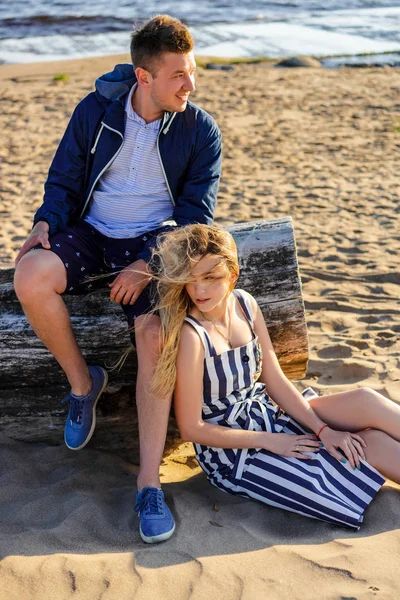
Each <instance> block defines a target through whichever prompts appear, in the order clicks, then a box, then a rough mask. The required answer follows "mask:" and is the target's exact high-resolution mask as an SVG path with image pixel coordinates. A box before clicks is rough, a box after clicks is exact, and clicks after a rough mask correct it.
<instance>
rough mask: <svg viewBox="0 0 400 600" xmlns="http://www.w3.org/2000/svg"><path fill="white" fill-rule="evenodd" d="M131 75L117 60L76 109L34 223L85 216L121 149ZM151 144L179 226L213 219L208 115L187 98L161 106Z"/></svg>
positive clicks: (214, 137) (217, 137)
mask: <svg viewBox="0 0 400 600" xmlns="http://www.w3.org/2000/svg"><path fill="white" fill-rule="evenodd" d="M135 82H136V77H135V73H134V70H133V67H132V65H130V64H122V65H116V66H115V68H114V70H113V71H112V72H111V73H107V74H105V75H103V76H102V77H100V78H99V79H97V81H96V91H95V92H92V93H91V94H89V95H88V96H86V98H84V99H83V100H82V101H81V102H80V103H79V104H78V106H77V107H76V108H75V110H74V112H73V114H72V117H71V120H70V122H69V124H68V127H67V129H66V131H65V133H64V136H63V138H62V140H61V142H60V145H59V147H58V149H57V151H56V154H55V156H54V159H53V162H52V164H51V166H50V170H49V175H48V178H47V181H46V183H45V194H44V199H43V204H42V206H41V207H40V208H39V209H38V211H37V212H36V214H35V217H34V223H37V221H47V222H48V224H49V226H50V234H53V233H55V232H56V231H58V230H59V229H63V228H65V227H66V226H67V225H68V224H69V223H71V222H73V221H76V220H77V219H80V218H81V217H82V216H83V215H84V213H85V211H86V209H87V207H88V204H89V202H90V198H91V196H92V193H93V190H94V188H95V186H96V183H97V182H98V180H99V179H100V177H101V175H102V174H103V173H104V171H105V170H106V169H107V168H108V167H109V166H110V164H111V163H112V162H113V160H114V159H115V157H116V156H117V154H118V152H119V150H120V149H121V147H122V144H123V140H124V128H125V101H126V96H127V94H128V93H129V91H130V89H131V87H132V85H133V84H134V83H135ZM157 145H158V149H159V156H160V160H161V165H162V168H163V171H164V174H165V178H166V181H167V187H168V191H169V194H170V197H171V201H172V204H173V207H174V208H173V216H172V218H173V219H174V220H175V222H176V223H177V224H178V225H187V224H189V223H205V224H208V225H209V224H211V223H212V221H213V214H214V208H215V203H216V197H217V191H218V184H219V179H220V175H221V134H220V132H219V129H218V127H217V125H216V123H215V121H214V119H213V118H212V117H211V116H210V115H209V114H208V113H206V112H205V111H204V110H202V109H201V108H199V107H198V106H196V105H194V104H192V103H191V102H188V103H187V106H186V109H185V111H184V112H181V113H168V112H166V113H165V114H164V119H163V121H162V124H161V127H160V131H159V134H158V138H157ZM149 255H150V251H148V252H146V251H145V252H144V253H143V256H141V257H142V258H145V259H147V258H148V257H149Z"/></svg>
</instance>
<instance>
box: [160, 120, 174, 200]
mask: <svg viewBox="0 0 400 600" xmlns="http://www.w3.org/2000/svg"><path fill="white" fill-rule="evenodd" d="M174 115H175V113H174ZM174 115H173V116H172V117H171V121H170V123H169V125H167V127H166V129H165V132H164V133H167V132H168V129H169V127H170V124H171V122H172V120H173V118H174ZM164 119H165V115H164ZM164 125H165V123H164V121H163V123H162V125H161V127H160V130H159V132H158V135H157V152H158V158H159V160H160V165H161V170H162V172H163V175H164V179H165V183H166V184H167V189H168V194H169V197H170V199H171V202H172V206H175V205H176V202H175V200H174V197H173V195H172V192H171V188H170V187H169V182H168V178H167V174H166V172H165V169H164V165H163V161H162V158H161V153H160V146H159V139H160V135H161V132H162V130H163V128H164Z"/></svg>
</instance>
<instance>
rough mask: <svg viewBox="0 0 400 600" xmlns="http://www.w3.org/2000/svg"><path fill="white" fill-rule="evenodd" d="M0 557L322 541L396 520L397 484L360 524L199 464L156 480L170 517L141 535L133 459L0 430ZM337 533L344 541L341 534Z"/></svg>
mask: <svg viewBox="0 0 400 600" xmlns="http://www.w3.org/2000/svg"><path fill="white" fill-rule="evenodd" d="M0 453H1V457H2V460H1V465H0V520H1V523H2V527H1V531H0V558H4V557H6V556H10V555H19V556H39V555H51V554H69V553H72V554H79V555H82V554H85V555H90V554H100V553H109V554H110V553H111V554H114V553H121V552H122V553H132V569H135V568H136V567H143V568H147V569H156V568H158V567H161V566H173V565H178V564H183V563H188V562H193V565H194V566H193V568H197V567H196V565H197V561H198V560H199V559H200V558H202V557H207V556H216V555H229V554H237V553H243V552H253V551H255V550H261V549H265V548H269V547H271V546H280V545H297V544H301V545H304V544H325V543H327V542H331V541H332V540H336V541H340V540H341V539H343V540H347V542H348V540H349V538H352V539H355V538H360V537H366V536H373V535H377V534H379V533H382V532H387V531H391V530H395V529H398V523H399V516H400V506H399V491H398V489H395V488H394V487H393V488H392V487H389V486H386V487H385V488H384V489H383V490H381V492H380V493H379V494H378V496H377V497H376V498H375V500H374V501H373V502H372V504H371V506H370V507H369V508H368V510H367V512H366V518H365V522H364V524H363V525H362V527H361V529H360V531H354V530H352V529H348V528H344V527H337V526H334V525H331V524H328V523H324V522H321V521H317V520H313V519H308V518H306V517H302V516H300V515H296V514H292V513H289V512H286V511H283V510H280V509H277V508H273V507H269V506H266V505H263V504H261V503H258V502H255V501H251V500H247V499H245V498H241V497H238V496H231V495H229V494H225V493H223V492H221V491H220V490H218V489H217V488H215V487H213V486H212V485H211V484H210V483H209V482H208V481H207V479H206V477H205V475H204V474H203V473H198V472H197V474H195V475H194V476H192V477H189V478H188V479H186V480H185V481H180V482H177V483H169V484H166V485H164V486H163V489H164V492H165V494H166V498H167V501H168V504H169V506H170V507H171V510H172V512H173V514H174V516H175V518H176V532H175V534H174V535H173V537H172V538H171V539H170V540H168V541H167V542H165V543H162V544H157V545H146V544H144V543H143V542H142V540H141V538H140V536H139V532H138V519H137V516H136V514H135V513H134V510H133V506H134V502H135V488H136V477H135V471H136V469H135V468H134V467H133V466H132V465H130V464H129V463H127V462H125V461H124V460H122V459H120V458H118V457H116V456H114V455H111V454H107V453H103V452H99V451H97V450H92V449H90V447H89V448H86V449H85V450H84V451H82V452H78V453H75V452H71V451H69V450H68V449H67V448H65V447H64V446H56V447H54V446H47V445H44V444H26V443H23V442H15V441H13V440H10V439H9V438H7V437H6V436H5V435H4V434H3V435H1V436H0ZM347 542H346V543H347Z"/></svg>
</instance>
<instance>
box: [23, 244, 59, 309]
mask: <svg viewBox="0 0 400 600" xmlns="http://www.w3.org/2000/svg"><path fill="white" fill-rule="evenodd" d="M66 285H67V277H66V273H65V267H64V265H63V263H62V261H61V259H60V258H59V257H58V256H57V255H56V254H54V252H49V251H48V250H40V249H39V250H33V251H30V252H28V253H27V254H25V256H23V257H22V259H21V260H20V262H19V263H18V265H17V267H16V269H15V275H14V289H15V293H16V294H17V297H18V299H19V301H20V302H21V303H22V304H24V303H28V302H29V301H31V300H32V299H34V298H35V297H37V296H42V295H43V294H48V293H49V291H54V292H57V293H59V294H62V293H63V292H64V291H65V288H66Z"/></svg>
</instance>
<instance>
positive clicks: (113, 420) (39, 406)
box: [0, 217, 308, 463]
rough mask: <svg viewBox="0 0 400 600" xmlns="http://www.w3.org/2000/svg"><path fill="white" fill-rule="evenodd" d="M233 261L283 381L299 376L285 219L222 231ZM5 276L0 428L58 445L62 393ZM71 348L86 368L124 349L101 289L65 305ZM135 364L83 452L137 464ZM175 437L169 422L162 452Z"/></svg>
mask: <svg viewBox="0 0 400 600" xmlns="http://www.w3.org/2000/svg"><path fill="white" fill-rule="evenodd" d="M229 230H230V232H231V233H232V234H233V236H234V238H235V240H236V243H237V246H238V253H239V259H240V267H241V275H240V279H239V281H238V286H237V287H239V288H244V289H246V290H248V291H249V292H250V293H251V294H253V295H254V296H255V298H256V299H257V301H258V302H259V304H260V306H261V309H262V311H263V314H264V316H265V319H266V322H267V325H268V328H269V332H270V335H271V338H272V341H273V344H274V348H275V351H276V353H277V355H278V358H279V361H280V363H281V365H282V368H283V370H284V371H285V373H286V374H287V376H288V377H289V378H291V379H299V378H301V377H303V376H304V374H305V371H306V366H307V360H308V338H307V329H306V323H305V315H304V305H303V301H302V297H301V284H300V277H299V272H298V264H297V256H296V246H295V240H294V233H293V225H292V221H291V219H290V218H288V217H287V218H282V219H276V220H271V221H258V222H252V223H244V224H240V225H235V226H233V227H230V228H229ZM13 272H14V270H13V269H5V270H2V271H0V301H1V313H0V340H1V344H0V427H1V428H2V430H3V431H4V432H5V433H6V434H7V435H9V436H10V437H12V438H14V439H18V440H22V441H25V442H46V443H51V444H61V443H63V427H64V422H65V416H66V412H67V408H64V406H63V407H61V405H60V400H61V399H62V398H63V397H64V396H65V395H66V394H67V392H68V384H67V381H66V378H65V376H64V374H63V372H62V371H61V369H60V367H59V366H58V364H57V363H56V361H55V359H54V358H53V357H52V356H51V355H50V353H49V352H48V351H47V350H46V348H45V347H44V346H43V344H42V343H41V342H40V340H39V339H38V338H37V337H36V335H35V334H34V332H33V331H32V329H31V327H30V326H29V324H28V322H27V320H26V318H25V316H24V314H23V312H22V309H21V307H20V304H19V302H18V300H17V298H16V296H15V293H14V290H13V284H12V281H13ZM65 301H66V304H67V306H68V309H69V311H70V315H71V321H72V326H73V328H74V331H75V333H76V336H77V339H78V343H79V345H80V347H81V349H82V351H83V354H84V355H85V357H86V359H87V361H88V363H89V364H100V365H106V366H110V365H112V364H113V363H115V362H116V361H117V359H118V358H119V357H120V356H121V354H122V353H123V351H124V350H125V349H126V348H127V347H129V345H130V339H129V335H128V332H127V330H126V326H125V322H124V318H123V316H122V311H121V309H120V307H118V306H117V305H115V304H113V303H111V302H109V299H108V291H107V290H106V289H104V290H100V291H97V292H95V293H93V294H90V295H88V296H86V297H82V296H81V297H78V296H76V297H73V296H68V297H66V298H65ZM135 378H136V356H135V353H134V352H132V353H131V354H130V356H129V358H128V360H127V361H126V363H125V364H124V366H123V368H122V369H121V371H120V372H119V373H112V374H111V375H110V385H109V386H108V388H107V390H106V392H105V393H104V395H103V396H102V398H101V400H100V402H99V404H98V409H97V415H98V417H97V427H96V431H95V434H94V436H93V438H92V440H91V442H90V444H91V446H92V447H94V448H97V449H101V450H108V451H112V452H115V453H116V454H118V455H120V456H122V457H124V458H126V459H127V460H129V461H131V462H133V463H138V461H139V451H138V433H137V413H136V406H135V400H134V396H135ZM178 440H179V435H178V431H177V427H176V423H175V420H174V419H173V417H171V419H170V425H169V430H168V436H167V443H166V452H167V451H169V450H171V448H173V447H174V445H175V444H176V442H177V441H178Z"/></svg>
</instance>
